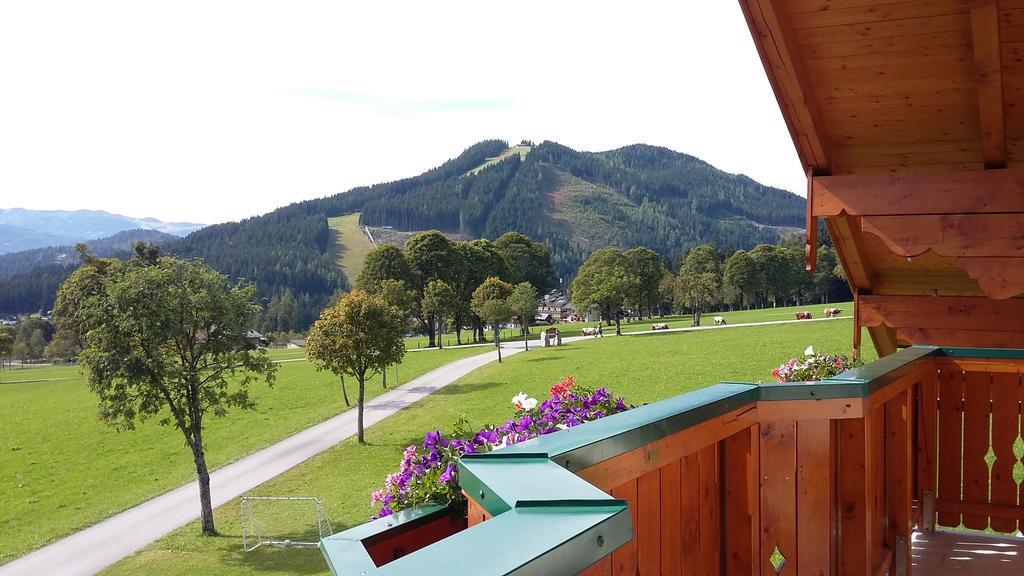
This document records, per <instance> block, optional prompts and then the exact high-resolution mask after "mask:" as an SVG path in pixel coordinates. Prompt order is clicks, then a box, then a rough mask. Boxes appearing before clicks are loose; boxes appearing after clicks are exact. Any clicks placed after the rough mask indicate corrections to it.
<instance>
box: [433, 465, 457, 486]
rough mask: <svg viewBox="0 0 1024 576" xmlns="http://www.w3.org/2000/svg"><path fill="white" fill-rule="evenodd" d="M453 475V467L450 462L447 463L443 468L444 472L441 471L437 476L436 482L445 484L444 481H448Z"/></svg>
mask: <svg viewBox="0 0 1024 576" xmlns="http://www.w3.org/2000/svg"><path fill="white" fill-rule="evenodd" d="M454 475H455V467H454V466H452V465H451V464H449V465H448V467H447V468H445V469H444V472H442V473H441V475H440V476H438V478H437V483H438V484H446V483H448V482H449V481H450V480H451V479H452V476H454Z"/></svg>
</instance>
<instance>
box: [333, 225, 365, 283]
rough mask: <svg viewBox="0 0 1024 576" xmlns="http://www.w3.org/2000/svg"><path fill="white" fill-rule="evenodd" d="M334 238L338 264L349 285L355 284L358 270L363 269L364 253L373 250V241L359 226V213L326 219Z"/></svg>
mask: <svg viewBox="0 0 1024 576" xmlns="http://www.w3.org/2000/svg"><path fill="white" fill-rule="evenodd" d="M327 225H328V226H330V228H331V236H332V237H333V238H334V250H333V251H332V254H334V255H335V256H336V259H337V261H338V265H339V266H341V269H342V271H343V272H345V277H346V278H348V282H349V284H351V285H355V283H356V278H358V277H359V271H360V270H362V269H363V261H365V260H366V255H367V254H368V253H369V252H370V250H373V243H372V242H370V239H369V238H367V237H366V234H364V233H363V230H362V228H360V227H359V213H358V212H356V213H355V214H347V215H345V216H336V217H334V218H328V219H327Z"/></svg>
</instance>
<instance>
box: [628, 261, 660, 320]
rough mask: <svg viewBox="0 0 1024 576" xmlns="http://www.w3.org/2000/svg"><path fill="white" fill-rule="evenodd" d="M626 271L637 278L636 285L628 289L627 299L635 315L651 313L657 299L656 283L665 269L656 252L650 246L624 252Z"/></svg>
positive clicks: (641, 316) (640, 315)
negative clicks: (634, 310)
mask: <svg viewBox="0 0 1024 576" xmlns="http://www.w3.org/2000/svg"><path fill="white" fill-rule="evenodd" d="M623 256H624V257H625V267H626V272H627V273H629V274H630V275H632V276H634V277H635V278H636V279H637V283H636V287H635V288H634V289H633V290H631V291H630V294H629V298H628V301H629V303H630V304H631V305H632V306H633V307H634V308H635V309H636V312H637V315H638V316H639V317H640V318H641V319H643V314H644V312H647V315H648V316H650V315H652V312H651V310H652V309H653V308H654V304H655V302H657V300H658V284H659V283H660V282H661V277H662V275H664V273H665V269H664V268H663V267H662V265H661V260H659V259H658V254H657V253H656V252H655V251H654V250H651V249H650V248H644V247H642V246H641V247H639V248H633V249H632V250H627V251H626V252H625V254H623Z"/></svg>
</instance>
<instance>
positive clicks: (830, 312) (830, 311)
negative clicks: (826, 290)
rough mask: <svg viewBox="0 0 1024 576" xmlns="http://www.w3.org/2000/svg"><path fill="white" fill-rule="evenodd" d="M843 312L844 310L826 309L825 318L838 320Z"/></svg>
mask: <svg viewBox="0 0 1024 576" xmlns="http://www.w3.org/2000/svg"><path fill="white" fill-rule="evenodd" d="M842 311H843V309H842V308H825V318H837V317H838V316H839V314H840V313H842Z"/></svg>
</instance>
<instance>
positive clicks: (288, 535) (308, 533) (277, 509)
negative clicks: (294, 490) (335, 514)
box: [239, 496, 333, 552]
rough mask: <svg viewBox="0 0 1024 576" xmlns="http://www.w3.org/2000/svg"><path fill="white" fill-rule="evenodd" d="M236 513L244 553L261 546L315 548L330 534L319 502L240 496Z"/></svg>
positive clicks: (328, 521) (314, 500)
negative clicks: (240, 521) (239, 518)
mask: <svg viewBox="0 0 1024 576" xmlns="http://www.w3.org/2000/svg"><path fill="white" fill-rule="evenodd" d="M239 512H240V514H241V516H242V548H243V549H244V550H245V551H246V552H249V551H251V550H255V549H256V548H259V547H260V546H282V547H292V546H296V547H316V546H317V545H318V544H319V543H320V540H321V539H323V538H326V537H327V536H330V535H331V534H332V533H333V531H332V530H331V521H330V520H329V519H328V518H327V510H326V509H325V508H324V504H323V502H321V501H320V499H319V498H275V497H270V496H243V497H242V498H241V500H240V502H239Z"/></svg>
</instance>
